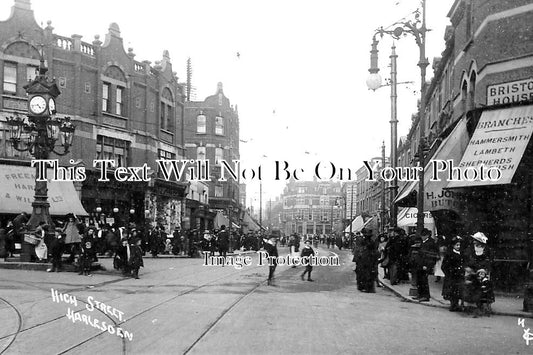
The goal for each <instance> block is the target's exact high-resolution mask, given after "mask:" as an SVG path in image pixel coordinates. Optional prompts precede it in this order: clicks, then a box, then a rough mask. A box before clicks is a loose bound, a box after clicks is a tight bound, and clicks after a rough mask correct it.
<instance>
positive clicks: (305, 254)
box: [300, 239, 315, 281]
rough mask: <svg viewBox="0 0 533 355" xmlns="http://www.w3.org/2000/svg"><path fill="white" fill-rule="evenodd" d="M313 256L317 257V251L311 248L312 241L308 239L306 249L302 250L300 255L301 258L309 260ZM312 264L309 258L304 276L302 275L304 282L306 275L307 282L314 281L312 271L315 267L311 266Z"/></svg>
mask: <svg viewBox="0 0 533 355" xmlns="http://www.w3.org/2000/svg"><path fill="white" fill-rule="evenodd" d="M311 255H315V251H314V250H313V248H311V240H309V239H307V240H306V241H305V244H304V247H303V248H302V252H301V253H300V257H302V258H304V257H306V258H309V257H310V256H311ZM310 263H311V262H310V258H309V259H308V260H307V265H305V271H304V272H303V274H302V275H300V277H301V279H302V281H303V280H304V278H305V274H307V281H313V279H311V271H313V267H312V266H311V265H310Z"/></svg>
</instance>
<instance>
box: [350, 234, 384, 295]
mask: <svg viewBox="0 0 533 355" xmlns="http://www.w3.org/2000/svg"><path fill="white" fill-rule="evenodd" d="M361 233H362V235H363V238H362V240H361V242H360V244H359V245H357V246H356V252H357V254H356V255H357V257H356V258H355V259H356V277H357V289H358V290H359V291H361V292H368V293H375V292H376V289H375V284H374V282H375V281H376V279H377V262H378V258H379V254H378V248H377V246H376V244H375V243H374V241H373V240H372V231H371V230H370V229H366V228H363V229H362V230H361Z"/></svg>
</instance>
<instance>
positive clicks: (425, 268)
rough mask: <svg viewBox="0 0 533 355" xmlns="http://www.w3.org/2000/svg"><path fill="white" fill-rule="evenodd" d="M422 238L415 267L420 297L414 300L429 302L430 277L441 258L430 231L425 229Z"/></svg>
mask: <svg viewBox="0 0 533 355" xmlns="http://www.w3.org/2000/svg"><path fill="white" fill-rule="evenodd" d="M421 236H422V243H421V244H420V249H419V252H418V253H419V254H418V258H417V262H416V265H415V270H416V285H417V289H418V296H417V297H414V299H418V301H419V302H429V298H430V293H429V284H428V275H430V274H432V273H433V268H434V267H435V263H436V262H437V259H438V258H439V248H438V246H437V244H436V243H435V241H434V240H433V239H432V238H430V236H431V232H430V231H429V230H428V229H426V228H424V229H423V230H422V233H421Z"/></svg>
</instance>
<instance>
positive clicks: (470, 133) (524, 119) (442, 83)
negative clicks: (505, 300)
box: [395, 0, 533, 290]
mask: <svg viewBox="0 0 533 355" xmlns="http://www.w3.org/2000/svg"><path fill="white" fill-rule="evenodd" d="M481 3H483V4H481ZM448 17H449V19H450V22H451V25H449V26H448V27H447V28H446V31H445V36H444V40H445V48H444V51H443V52H442V57H439V58H434V60H433V73H434V77H433V79H432V80H431V81H430V82H429V83H427V85H426V98H427V100H426V102H425V115H424V116H423V117H424V119H425V125H422V127H424V126H425V132H423V136H424V137H426V149H425V150H424V154H425V160H424V161H425V162H426V163H427V165H426V167H425V170H426V174H425V176H424V196H423V200H424V211H425V212H430V213H431V215H432V217H433V218H434V221H435V227H436V230H437V232H438V234H439V235H444V236H446V237H450V238H451V237H453V236H455V235H472V234H473V233H475V232H477V231H482V232H483V233H485V234H486V235H487V236H488V238H489V246H490V247H491V248H492V249H493V250H494V252H495V254H494V258H495V259H494V272H493V278H494V280H495V283H496V285H497V286H498V287H500V288H502V289H505V290H516V289H518V288H520V287H521V286H522V285H523V284H524V282H525V281H526V280H527V278H528V270H527V265H528V262H531V255H532V254H533V253H532V252H531V251H532V248H533V240H532V236H531V227H532V225H531V224H532V223H533V214H532V211H533V175H532V173H531V171H532V167H533V166H532V164H533V151H532V143H531V134H532V132H533V66H532V64H533V28H532V26H533V3H532V2H531V1H529V0H517V1H496V0H489V1H484V2H481V1H464V0H456V1H455V2H454V3H453V5H452V7H451V9H450V11H449V12H448ZM419 127H420V123H419V117H418V116H413V125H412V127H411V129H410V131H409V133H408V135H407V136H406V137H402V139H401V140H400V145H399V147H398V165H397V166H408V165H410V162H412V161H413V158H415V154H418V153H417V152H418V146H419V138H418V136H419V134H418V130H419ZM432 160H446V161H449V160H451V163H453V165H454V166H456V167H459V168H460V169H462V171H465V169H471V171H473V170H472V169H479V168H480V166H482V165H483V166H484V167H486V168H488V167H495V168H498V169H499V170H500V171H501V177H500V178H499V179H497V181H491V180H489V179H485V180H477V181H468V180H467V179H464V178H463V179H458V180H460V181H449V179H447V178H446V176H445V175H444V174H443V175H442V180H440V181H430V179H431V177H432V174H431V172H430V165H431V164H429V162H431V161H432ZM417 190H418V183H417V182H406V183H403V185H400V189H399V192H398V195H397V196H396V199H395V202H396V203H397V205H398V206H400V207H415V206H416V205H417V203H416V199H417Z"/></svg>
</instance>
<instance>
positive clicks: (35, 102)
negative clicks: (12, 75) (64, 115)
mask: <svg viewBox="0 0 533 355" xmlns="http://www.w3.org/2000/svg"><path fill="white" fill-rule="evenodd" d="M47 70H48V69H47V68H46V67H45V66H44V59H42V58H41V66H40V67H39V75H37V76H36V77H35V79H34V80H33V81H32V82H30V83H28V84H27V85H25V86H24V89H26V93H27V94H28V115H29V116H33V117H49V116H51V115H53V114H55V113H56V102H55V98H56V97H57V96H59V94H60V93H61V92H60V91H59V88H58V87H57V85H56V82H55V80H48V78H47V77H46V75H45V74H46V71H47Z"/></svg>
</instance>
